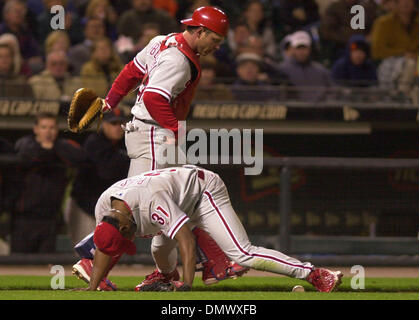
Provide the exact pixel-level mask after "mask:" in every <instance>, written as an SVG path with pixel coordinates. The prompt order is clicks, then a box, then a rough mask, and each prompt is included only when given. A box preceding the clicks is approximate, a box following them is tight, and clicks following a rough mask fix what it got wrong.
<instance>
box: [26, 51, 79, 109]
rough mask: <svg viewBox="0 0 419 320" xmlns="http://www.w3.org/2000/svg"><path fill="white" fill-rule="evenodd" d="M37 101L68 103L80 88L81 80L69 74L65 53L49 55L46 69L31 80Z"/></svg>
mask: <svg viewBox="0 0 419 320" xmlns="http://www.w3.org/2000/svg"><path fill="white" fill-rule="evenodd" d="M29 84H30V85H31V86H32V90H33V93H34V96H35V97H36V98H37V99H45V100H56V101H57V100H58V101H65V102H68V101H70V100H71V97H72V96H73V94H74V92H75V91H76V90H77V89H78V88H80V81H79V79H77V78H75V77H72V76H71V75H70V74H69V72H68V59H67V55H66V54H65V52H64V51H53V52H50V53H49V54H48V55H47V59H46V69H45V70H44V71H42V72H41V73H40V74H39V75H35V76H32V77H31V78H29Z"/></svg>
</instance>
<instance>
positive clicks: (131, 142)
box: [125, 120, 177, 273]
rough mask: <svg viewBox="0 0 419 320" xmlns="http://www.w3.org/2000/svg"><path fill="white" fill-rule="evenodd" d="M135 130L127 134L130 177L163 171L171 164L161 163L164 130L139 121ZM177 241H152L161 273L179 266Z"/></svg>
mask: <svg viewBox="0 0 419 320" xmlns="http://www.w3.org/2000/svg"><path fill="white" fill-rule="evenodd" d="M132 124H134V125H135V130H133V131H127V132H126V133H125V144H126V147H127V153H128V156H129V157H130V159H131V162H130V167H129V171H128V177H132V176H136V175H139V174H142V173H144V172H147V171H151V170H155V169H162V168H165V167H168V166H169V164H161V163H159V161H158V159H157V157H158V154H159V153H158V148H159V146H160V145H161V144H162V143H163V137H162V133H163V132H162V128H161V127H159V126H156V125H151V124H146V123H144V122H141V121H139V120H134V121H132ZM176 244H177V241H176V240H171V239H169V238H167V237H165V236H164V235H160V236H155V237H153V239H152V241H151V254H152V256H153V259H154V261H155V262H156V264H157V261H159V264H158V265H157V268H158V269H159V271H160V272H163V273H169V272H172V271H173V270H174V269H175V268H176V265H177V249H176Z"/></svg>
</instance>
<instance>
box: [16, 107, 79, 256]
mask: <svg viewBox="0 0 419 320" xmlns="http://www.w3.org/2000/svg"><path fill="white" fill-rule="evenodd" d="M33 131H34V134H33V135H28V136H25V137H23V138H21V139H19V140H18V141H17V142H16V145H15V149H16V151H17V153H18V156H19V157H20V158H21V159H22V160H24V161H25V164H22V166H21V168H20V170H21V174H22V179H21V181H20V185H19V191H20V192H19V197H18V199H17V201H16V203H15V205H14V210H13V214H12V233H11V252H22V253H35V252H42V253H51V252H54V251H55V242H56V235H57V222H58V221H59V219H58V217H59V216H58V213H59V210H60V207H61V202H62V199H63V195H64V190H65V188H66V185H67V178H66V168H65V167H64V166H65V165H73V164H79V163H82V162H83V161H85V155H84V152H83V151H82V149H81V148H80V147H79V146H77V145H76V143H75V142H70V141H68V140H64V139H60V138H58V123H57V119H56V118H55V116H53V115H52V114H39V115H38V116H37V119H36V123H35V126H34V128H33Z"/></svg>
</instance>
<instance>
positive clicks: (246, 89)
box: [232, 53, 269, 101]
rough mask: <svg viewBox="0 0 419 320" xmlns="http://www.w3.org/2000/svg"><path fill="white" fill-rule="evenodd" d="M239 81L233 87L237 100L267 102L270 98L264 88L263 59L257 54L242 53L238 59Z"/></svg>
mask: <svg viewBox="0 0 419 320" xmlns="http://www.w3.org/2000/svg"><path fill="white" fill-rule="evenodd" d="M236 60H237V61H236V64H237V67H236V73H237V77H238V78H237V79H236V81H235V82H234V84H233V86H232V91H233V94H234V97H235V99H236V100H239V101H265V100H267V98H268V97H269V95H267V94H266V90H265V88H264V86H265V85H267V81H266V76H265V75H264V74H263V73H262V70H261V69H262V59H261V57H260V56H258V55H257V54H255V53H242V54H239V55H238V56H237V59H236Z"/></svg>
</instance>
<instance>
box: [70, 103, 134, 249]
mask: <svg viewBox="0 0 419 320" xmlns="http://www.w3.org/2000/svg"><path fill="white" fill-rule="evenodd" d="M123 122H124V118H123V117H122V116H121V112H120V110H119V109H114V110H113V111H112V112H109V113H106V114H105V115H104V117H103V122H102V129H101V131H100V132H99V133H96V132H94V133H91V134H90V135H89V136H88V137H87V139H86V141H85V143H84V145H83V149H84V150H85V152H86V155H87V158H88V164H87V165H86V166H82V167H81V168H80V169H79V172H78V174H77V176H76V179H75V181H74V184H73V188H72V193H71V196H70V197H69V198H68V199H67V201H66V204H65V211H64V217H65V218H64V220H65V221H66V223H67V226H68V231H69V233H70V236H71V239H72V241H73V244H77V243H78V242H79V241H80V240H82V239H83V238H84V237H85V236H86V235H87V234H89V233H90V232H92V231H93V230H94V228H95V225H96V222H95V216H94V212H95V205H96V201H97V199H98V198H99V196H100V195H101V194H102V192H103V191H105V190H106V189H107V188H108V187H110V186H111V185H112V184H113V183H115V182H116V181H119V180H121V179H123V178H125V177H126V176H127V174H128V168H129V162H130V160H129V157H128V156H127V153H126V149H125V145H124V139H123V138H124V131H123V130H122V128H121V124H122V123H123Z"/></svg>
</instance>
